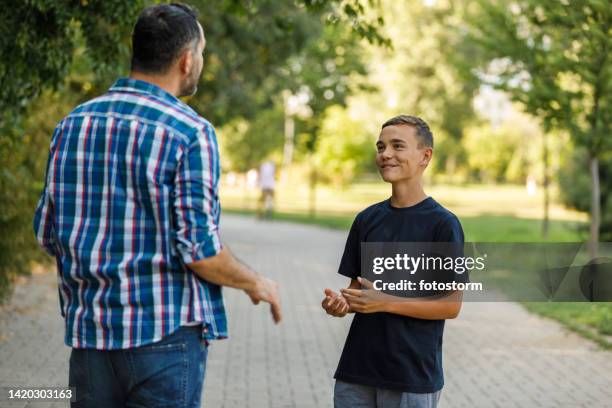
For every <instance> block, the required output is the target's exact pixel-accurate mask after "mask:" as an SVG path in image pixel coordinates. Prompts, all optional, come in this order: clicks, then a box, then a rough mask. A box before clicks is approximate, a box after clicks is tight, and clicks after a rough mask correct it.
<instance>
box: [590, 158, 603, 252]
mask: <svg viewBox="0 0 612 408" xmlns="http://www.w3.org/2000/svg"><path fill="white" fill-rule="evenodd" d="M589 167H590V169H591V233H590V235H589V256H590V257H591V259H593V258H596V257H597V249H598V246H599V224H600V223H601V190H600V185H599V161H598V160H597V157H596V156H595V155H594V154H593V153H589Z"/></svg>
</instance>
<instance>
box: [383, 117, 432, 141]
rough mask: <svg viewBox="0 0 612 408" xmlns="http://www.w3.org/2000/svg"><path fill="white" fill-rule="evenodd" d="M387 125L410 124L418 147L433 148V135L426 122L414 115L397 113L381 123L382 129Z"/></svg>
mask: <svg viewBox="0 0 612 408" xmlns="http://www.w3.org/2000/svg"><path fill="white" fill-rule="evenodd" d="M387 126H412V127H413V128H415V129H416V131H417V140H418V142H419V147H431V148H432V149H433V135H432V134H431V130H430V129H429V125H427V123H426V122H425V121H424V120H423V119H421V118H419V117H416V116H410V115H399V116H396V117H394V118H391V119H389V120H388V121H386V122H385V123H383V125H382V129H384V128H386V127H387Z"/></svg>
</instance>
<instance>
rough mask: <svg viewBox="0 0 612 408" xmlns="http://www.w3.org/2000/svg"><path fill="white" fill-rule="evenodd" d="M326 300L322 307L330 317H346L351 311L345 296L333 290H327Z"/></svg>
mask: <svg viewBox="0 0 612 408" xmlns="http://www.w3.org/2000/svg"><path fill="white" fill-rule="evenodd" d="M324 293H325V298H324V299H323V301H322V302H321V307H323V309H325V311H326V312H327V314H328V315H332V316H336V317H344V316H345V315H346V314H347V313H348V311H349V305H348V302H347V301H346V299H345V298H344V296H342V295H341V294H339V293H336V292H334V291H333V290H331V289H329V288H328V289H325V292H324Z"/></svg>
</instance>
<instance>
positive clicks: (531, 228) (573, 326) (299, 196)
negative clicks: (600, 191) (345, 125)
mask: <svg viewBox="0 0 612 408" xmlns="http://www.w3.org/2000/svg"><path fill="white" fill-rule="evenodd" d="M427 190H428V192H429V194H431V196H433V197H434V198H435V199H436V200H437V201H438V202H440V203H441V204H442V205H444V206H445V207H447V208H449V209H450V210H451V211H453V212H454V213H455V214H457V215H458V216H459V218H460V220H461V223H462V225H463V229H464V231H465V236H466V241H470V242H542V241H545V240H544V239H543V237H542V233H541V228H542V223H541V213H542V208H541V207H542V206H541V202H542V196H541V193H540V194H536V195H535V196H529V195H527V194H526V192H525V189H524V188H523V187H522V186H505V185H504V186H490V185H484V186H483V185H467V186H443V185H440V186H432V187H430V188H428V189H427ZM221 191H222V195H221V202H222V203H223V208H224V212H227V213H238V214H247V215H254V214H255V208H256V200H257V192H256V191H253V190H248V189H245V188H239V187H231V186H223V187H222V189H221ZM388 195H389V186H388V185H386V184H384V183H356V184H354V185H352V186H350V187H348V188H346V189H335V188H330V187H323V188H320V189H318V190H317V195H316V209H317V211H316V215H315V216H311V215H309V199H310V196H309V192H308V189H307V188H306V187H304V186H300V185H292V184H285V185H284V186H281V188H280V189H279V190H278V192H277V197H276V200H275V201H276V208H277V209H278V211H276V212H275V213H274V214H273V216H272V219H273V220H278V221H290V222H298V223H305V224H314V225H320V226H323V227H328V228H334V229H342V230H348V228H350V226H351V223H352V221H353V219H354V217H355V215H356V214H357V212H359V211H360V210H362V209H363V208H365V207H367V206H368V205H370V204H372V203H375V202H378V201H381V200H384V199H385V198H387V197H388ZM550 216H551V221H550V227H549V228H550V229H549V237H548V240H547V241H549V242H582V241H585V240H586V239H587V236H586V232H585V229H584V226H585V225H586V224H585V222H586V216H585V214H580V213H577V212H574V211H570V210H567V209H565V208H563V207H562V206H560V205H559V204H552V205H551V209H550ZM523 305H524V306H525V307H526V308H527V310H529V311H530V312H533V313H537V314H539V315H541V316H544V317H547V318H551V319H554V320H556V321H558V322H560V323H561V324H563V325H564V326H566V327H567V328H569V329H570V330H573V331H575V332H577V333H579V334H581V335H583V336H585V337H587V338H590V339H592V340H594V341H595V342H597V343H598V344H599V345H600V346H601V347H603V348H605V349H612V341H611V336H612V303H584V302H576V303H571V302H550V303H529V302H526V303H523Z"/></svg>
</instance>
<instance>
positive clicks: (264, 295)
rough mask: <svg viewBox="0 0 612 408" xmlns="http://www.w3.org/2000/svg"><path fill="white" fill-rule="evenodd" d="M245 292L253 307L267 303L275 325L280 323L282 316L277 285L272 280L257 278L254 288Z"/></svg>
mask: <svg viewBox="0 0 612 408" xmlns="http://www.w3.org/2000/svg"><path fill="white" fill-rule="evenodd" d="M245 292H246V293H247V295H249V297H250V298H251V302H253V304H254V305H256V304H258V303H259V302H266V303H269V304H270V313H271V314H272V320H274V323H276V324H278V323H280V321H281V319H282V316H281V307H280V297H279V296H278V283H276V282H274V281H273V280H272V279H268V278H265V277H263V276H258V277H257V282H256V284H255V287H254V288H253V289H252V290H245Z"/></svg>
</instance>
